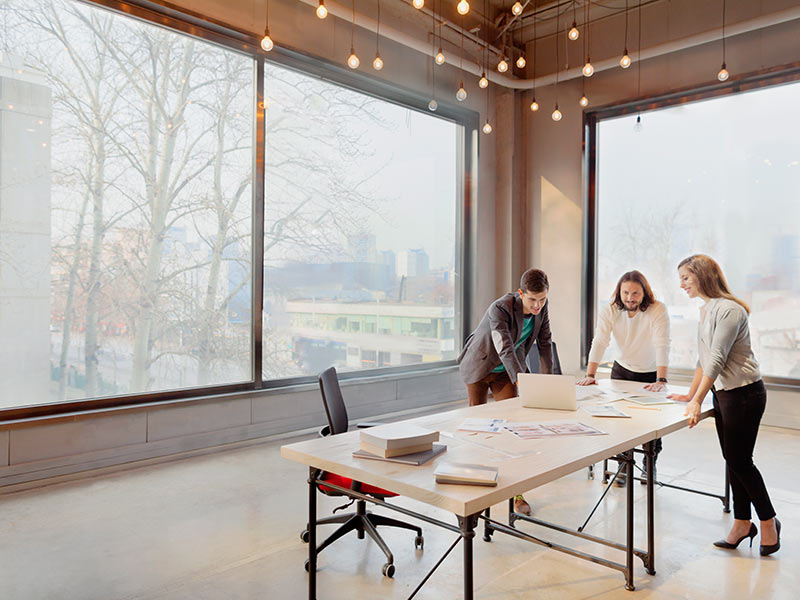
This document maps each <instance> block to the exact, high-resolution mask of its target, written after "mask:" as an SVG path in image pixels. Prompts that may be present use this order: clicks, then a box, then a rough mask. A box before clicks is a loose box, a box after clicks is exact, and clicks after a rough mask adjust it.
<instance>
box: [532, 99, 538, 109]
mask: <svg viewBox="0 0 800 600" xmlns="http://www.w3.org/2000/svg"><path fill="white" fill-rule="evenodd" d="M537 110H539V103H538V102H537V101H536V98H534V99H533V102H531V112H536V111H537Z"/></svg>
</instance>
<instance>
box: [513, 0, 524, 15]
mask: <svg viewBox="0 0 800 600" xmlns="http://www.w3.org/2000/svg"><path fill="white" fill-rule="evenodd" d="M511 12H512V13H514V16H515V17H518V16H520V15H521V14H522V3H521V2H520V1H519V0H517V1H516V2H514V5H513V6H512V7H511Z"/></svg>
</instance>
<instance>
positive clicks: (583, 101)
mask: <svg viewBox="0 0 800 600" xmlns="http://www.w3.org/2000/svg"><path fill="white" fill-rule="evenodd" d="M578 104H580V105H581V106H589V99H588V98H587V97H586V95H585V94H584V95H583V96H581V99H580V100H578Z"/></svg>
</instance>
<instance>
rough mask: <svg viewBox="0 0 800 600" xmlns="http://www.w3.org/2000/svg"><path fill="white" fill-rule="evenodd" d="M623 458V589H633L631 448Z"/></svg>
mask: <svg viewBox="0 0 800 600" xmlns="http://www.w3.org/2000/svg"><path fill="white" fill-rule="evenodd" d="M625 459H626V463H627V464H626V467H625V471H626V473H627V474H628V481H627V483H626V488H627V489H626V491H627V496H628V507H627V508H628V523H627V531H626V533H627V535H626V538H627V539H626V544H625V567H626V568H625V589H626V590H629V591H633V590H635V589H636V588H635V587H634V585H633V450H628V452H626V453H625Z"/></svg>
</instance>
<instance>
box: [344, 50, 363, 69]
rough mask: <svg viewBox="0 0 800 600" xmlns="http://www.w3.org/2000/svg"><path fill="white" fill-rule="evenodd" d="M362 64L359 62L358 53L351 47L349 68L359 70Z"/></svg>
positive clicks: (348, 61) (348, 58) (348, 59)
mask: <svg viewBox="0 0 800 600" xmlns="http://www.w3.org/2000/svg"><path fill="white" fill-rule="evenodd" d="M360 64H361V61H360V60H358V57H357V56H356V51H355V50H354V49H353V48H352V47H351V48H350V56H348V57H347V66H348V67H350V68H351V69H357V68H358V65H360Z"/></svg>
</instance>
